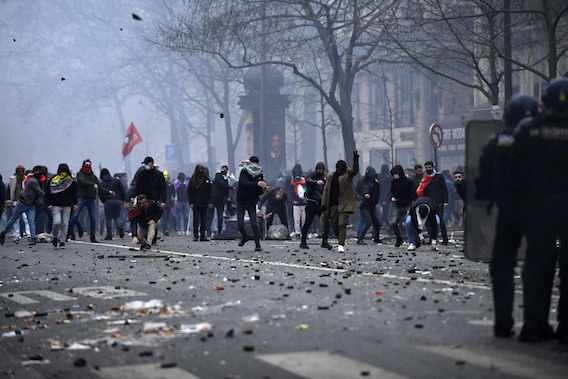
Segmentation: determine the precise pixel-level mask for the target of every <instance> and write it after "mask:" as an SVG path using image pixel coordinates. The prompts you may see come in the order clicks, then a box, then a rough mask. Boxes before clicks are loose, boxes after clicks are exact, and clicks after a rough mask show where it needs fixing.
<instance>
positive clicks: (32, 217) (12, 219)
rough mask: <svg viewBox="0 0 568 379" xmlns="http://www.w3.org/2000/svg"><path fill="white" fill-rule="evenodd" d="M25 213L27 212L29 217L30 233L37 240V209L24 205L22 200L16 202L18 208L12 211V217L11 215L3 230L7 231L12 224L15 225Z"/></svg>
mask: <svg viewBox="0 0 568 379" xmlns="http://www.w3.org/2000/svg"><path fill="white" fill-rule="evenodd" d="M23 213H25V214H26V216H27V218H28V225H29V226H30V235H31V238H32V240H34V241H35V239H36V225H35V215H36V209H35V207H33V206H28V205H24V204H22V203H20V202H18V203H17V204H16V209H14V212H13V213H12V217H10V219H9V220H8V222H7V223H6V227H5V228H4V231H3V232H4V233H5V232H6V231H7V230H10V228H11V227H12V225H14V224H15V223H16V221H18V220H19V219H20V216H21V215H22V214H23Z"/></svg>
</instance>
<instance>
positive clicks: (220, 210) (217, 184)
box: [209, 165, 231, 234]
mask: <svg viewBox="0 0 568 379" xmlns="http://www.w3.org/2000/svg"><path fill="white" fill-rule="evenodd" d="M228 175H229V166H226V165H223V166H221V171H219V172H218V173H216V174H215V179H213V185H212V188H211V202H212V203H213V212H211V218H210V220H209V225H211V223H212V222H213V213H216V214H217V234H222V233H223V214H224V213H225V203H226V201H227V197H229V189H230V188H231V187H230V185H229V178H228Z"/></svg>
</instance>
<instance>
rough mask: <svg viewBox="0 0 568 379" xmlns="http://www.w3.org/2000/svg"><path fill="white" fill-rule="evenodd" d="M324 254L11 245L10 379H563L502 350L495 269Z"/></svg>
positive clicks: (177, 244)
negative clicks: (492, 282)
mask: <svg viewBox="0 0 568 379" xmlns="http://www.w3.org/2000/svg"><path fill="white" fill-rule="evenodd" d="M316 242H317V241H314V242H313V245H311V249H310V250H309V251H304V250H299V249H298V248H297V242H270V241H266V242H265V243H264V248H265V249H266V252H263V253H254V252H252V251H251V250H252V247H253V246H252V245H250V246H245V247H244V248H239V247H237V246H236V242H233V241H226V242H225V241H222V242H210V243H194V242H191V243H190V242H188V241H187V239H186V238H182V237H172V238H168V239H167V240H166V241H163V242H162V243H161V245H160V251H159V252H158V251H153V252H146V253H140V252H139V251H137V250H135V249H133V248H132V247H131V246H129V245H128V244H127V243H125V242H124V241H113V242H112V243H109V244H102V243H101V244H98V245H92V244H90V243H87V242H80V243H74V244H70V245H68V247H67V248H66V249H64V250H57V251H54V250H53V248H52V247H51V245H47V244H40V245H37V246H35V247H33V248H30V247H27V246H24V245H15V244H13V243H12V242H8V243H7V244H6V245H5V246H4V247H1V248H0V308H1V309H0V310H1V314H0V325H1V330H0V332H1V333H2V337H1V339H0V354H2V359H0V377H1V378H4V377H6V378H11V377H18V378H24V377H25V378H81V379H89V378H103V379H104V378H109V379H118V378H120V379H130V378H140V379H146V378H154V379H156V378H163V379H170V378H176V379H195V378H201V379H205V378H244V379H245V378H246V379H248V378H272V379H278V378H314V379H329V378H341V379H350V378H365V377H369V378H381V379H391V378H393V379H394V378H397V379H398V378H478V377H484V378H519V377H521V378H566V377H567V376H566V375H567V374H566V373H567V372H568V352H567V351H566V350H562V349H561V348H560V347H559V346H557V345H555V344H554V343H550V344H541V345H522V344H519V343H518V342H516V341H515V340H506V341H502V340H500V341H497V340H494V339H493V338H492V336H491V318H492V316H491V308H492V306H491V291H490V289H489V287H488V278H487V267H486V265H484V264H478V263H472V262H468V261H466V260H464V259H463V258H462V255H461V254H460V253H459V249H458V248H456V247H447V248H444V247H442V251H440V252H432V251H430V250H429V249H422V250H418V251H416V252H414V253H408V252H407V251H406V250H405V249H395V248H392V247H389V246H381V247H376V246H349V250H348V252H347V253H346V254H341V255H340V254H338V253H336V252H328V251H324V250H321V249H319V248H318V247H317V245H316ZM519 294H520V291H519ZM152 300H156V301H152ZM517 303H518V304H520V297H518V299H517ZM520 310H521V309H520V308H517V310H516V312H517V319H520V318H521V317H520ZM552 315H553V316H555V313H554V312H553V314H552Z"/></svg>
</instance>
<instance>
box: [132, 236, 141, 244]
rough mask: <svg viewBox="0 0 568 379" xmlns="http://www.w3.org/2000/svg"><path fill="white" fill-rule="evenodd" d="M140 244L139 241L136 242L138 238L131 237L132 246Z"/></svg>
mask: <svg viewBox="0 0 568 379" xmlns="http://www.w3.org/2000/svg"><path fill="white" fill-rule="evenodd" d="M139 243H140V241H138V237H132V244H133V245H138V244H139Z"/></svg>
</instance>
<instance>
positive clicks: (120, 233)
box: [118, 228, 124, 238]
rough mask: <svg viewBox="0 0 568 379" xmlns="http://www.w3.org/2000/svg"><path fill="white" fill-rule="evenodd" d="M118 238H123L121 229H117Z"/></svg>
mask: <svg viewBox="0 0 568 379" xmlns="http://www.w3.org/2000/svg"><path fill="white" fill-rule="evenodd" d="M118 236H119V237H120V238H124V229H122V228H119V229H118Z"/></svg>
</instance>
